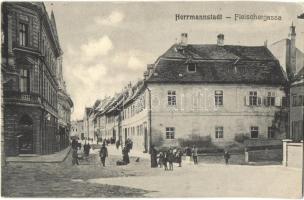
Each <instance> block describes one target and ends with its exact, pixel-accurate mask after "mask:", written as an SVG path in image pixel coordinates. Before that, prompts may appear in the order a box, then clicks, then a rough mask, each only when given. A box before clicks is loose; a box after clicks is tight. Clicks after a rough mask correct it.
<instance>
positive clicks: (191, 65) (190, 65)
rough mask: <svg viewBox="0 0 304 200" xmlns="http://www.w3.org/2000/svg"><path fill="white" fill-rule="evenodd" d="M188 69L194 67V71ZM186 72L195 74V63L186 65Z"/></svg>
mask: <svg viewBox="0 0 304 200" xmlns="http://www.w3.org/2000/svg"><path fill="white" fill-rule="evenodd" d="M189 67H194V70H189ZM187 72H189V73H195V72H196V64H195V63H188V65H187Z"/></svg>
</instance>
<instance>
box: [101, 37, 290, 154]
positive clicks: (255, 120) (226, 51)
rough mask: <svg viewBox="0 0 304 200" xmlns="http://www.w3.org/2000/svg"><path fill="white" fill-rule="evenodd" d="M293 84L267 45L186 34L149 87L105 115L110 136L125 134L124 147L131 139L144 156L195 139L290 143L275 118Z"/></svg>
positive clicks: (150, 74) (155, 68)
mask: <svg viewBox="0 0 304 200" xmlns="http://www.w3.org/2000/svg"><path fill="white" fill-rule="evenodd" d="M286 83H287V77H286V75H285V74H284V71H283V69H282V67H281V66H280V64H279V61H278V60H277V59H276V58H275V57H274V56H273V55H272V54H271V52H270V51H269V50H268V49H267V47H265V46H236V45H224V35H223V34H220V35H218V38H217V44H210V45H207V44H203V45H201V44H187V34H182V38H181V42H180V43H179V44H174V45H173V46H172V47H170V48H169V50H168V51H167V52H165V53H164V54H163V55H162V56H160V57H159V58H158V59H157V60H156V62H155V63H154V64H152V65H148V67H147V71H146V72H145V73H144V81H143V82H139V83H138V84H136V85H135V86H134V87H129V89H127V92H124V93H122V94H121V95H119V96H118V97H117V98H115V99H114V101H113V104H112V105H111V106H109V108H108V109H107V111H106V112H105V116H106V118H107V119H106V120H107V123H106V130H108V131H109V130H115V132H117V131H118V136H119V137H118V138H121V140H122V141H125V139H127V138H130V139H132V140H133V143H134V144H135V145H134V147H135V148H137V149H139V150H142V151H148V150H149V148H150V146H151V145H155V146H177V145H180V141H181V140H180V139H184V138H191V137H192V138H195V137H196V138H209V139H210V140H211V142H212V143H213V144H215V145H217V146H221V147H223V146H227V145H230V144H232V143H234V142H235V138H236V136H238V135H244V136H246V137H248V138H250V139H267V138H272V139H273V138H275V139H283V138H284V137H285V132H284V131H282V128H283V129H284V127H278V124H280V125H279V126H282V124H281V123H277V119H276V117H275V116H276V115H277V113H280V111H281V109H282V106H283V102H284V101H285V100H284V98H285V96H286V94H285V86H286ZM124 94H126V95H124ZM114 111H115V112H114ZM109 128H110V129H109ZM112 133H114V132H112ZM110 135H111V134H110ZM122 143H123V142H122Z"/></svg>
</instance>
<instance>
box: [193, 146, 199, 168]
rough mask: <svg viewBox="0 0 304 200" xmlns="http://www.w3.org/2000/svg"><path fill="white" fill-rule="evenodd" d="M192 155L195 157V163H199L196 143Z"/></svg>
mask: <svg viewBox="0 0 304 200" xmlns="http://www.w3.org/2000/svg"><path fill="white" fill-rule="evenodd" d="M192 157H193V161H194V164H195V165H197V164H198V162H197V148H196V146H195V145H194V146H193V148H192Z"/></svg>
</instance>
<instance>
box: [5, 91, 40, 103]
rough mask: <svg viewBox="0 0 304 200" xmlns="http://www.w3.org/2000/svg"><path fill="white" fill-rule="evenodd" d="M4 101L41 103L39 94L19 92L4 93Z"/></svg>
mask: <svg viewBox="0 0 304 200" xmlns="http://www.w3.org/2000/svg"><path fill="white" fill-rule="evenodd" d="M3 99H4V102H20V103H33V104H40V103H41V99H40V97H39V94H36V93H26V92H18V91H3Z"/></svg>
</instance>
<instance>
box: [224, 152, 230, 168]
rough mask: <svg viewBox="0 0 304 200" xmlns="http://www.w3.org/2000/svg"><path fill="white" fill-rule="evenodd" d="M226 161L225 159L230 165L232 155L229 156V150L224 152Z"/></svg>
mask: <svg viewBox="0 0 304 200" xmlns="http://www.w3.org/2000/svg"><path fill="white" fill-rule="evenodd" d="M224 159H225V164H226V165H228V161H229V159H230V154H229V152H228V150H226V151H225V152H224Z"/></svg>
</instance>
